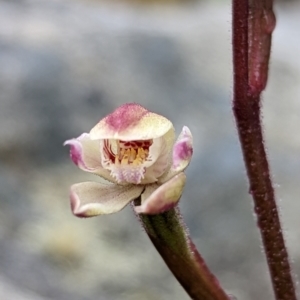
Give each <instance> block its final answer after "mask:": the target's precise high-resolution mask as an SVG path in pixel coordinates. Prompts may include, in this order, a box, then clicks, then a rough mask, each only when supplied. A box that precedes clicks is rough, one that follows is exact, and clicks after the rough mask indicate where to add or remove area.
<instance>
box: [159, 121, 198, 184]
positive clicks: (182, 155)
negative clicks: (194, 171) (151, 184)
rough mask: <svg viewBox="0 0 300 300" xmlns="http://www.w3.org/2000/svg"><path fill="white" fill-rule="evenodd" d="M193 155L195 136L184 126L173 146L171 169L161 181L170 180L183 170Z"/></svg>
mask: <svg viewBox="0 0 300 300" xmlns="http://www.w3.org/2000/svg"><path fill="white" fill-rule="evenodd" d="M192 155H193V136H192V134H191V131H190V130H189V128H188V127H187V126H184V127H183V128H182V131H181V133H180V135H179V136H178V139H177V141H176V143H175V145H174V147H173V162H172V166H171V168H170V169H169V171H168V172H167V173H166V174H165V175H163V176H162V177H161V178H159V181H158V182H159V183H163V182H166V181H168V180H169V179H170V178H172V177H174V176H175V175H176V174H179V173H180V172H183V171H184V170H185V169H186V168H187V166H188V165H189V163H190V161H191V159H192Z"/></svg>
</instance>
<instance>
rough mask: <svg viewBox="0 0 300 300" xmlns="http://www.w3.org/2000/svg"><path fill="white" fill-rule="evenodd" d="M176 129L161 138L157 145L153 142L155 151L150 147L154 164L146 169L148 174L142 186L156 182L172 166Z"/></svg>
mask: <svg viewBox="0 0 300 300" xmlns="http://www.w3.org/2000/svg"><path fill="white" fill-rule="evenodd" d="M174 139H175V135H174V129H173V128H172V129H171V130H169V131H168V132H167V133H166V134H165V135H163V136H162V137H161V138H159V139H158V140H157V142H156V144H155V143H154V142H153V146H154V147H153V149H151V147H152V146H151V147H150V155H151V156H152V157H153V160H154V163H153V164H152V165H151V166H149V167H147V168H146V173H145V176H144V179H143V180H142V182H141V183H142V184H148V183H153V182H156V181H157V180H158V179H159V178H160V177H161V176H162V175H163V174H164V173H166V172H167V171H168V170H169V168H170V167H171V164H172V147H173V144H174Z"/></svg>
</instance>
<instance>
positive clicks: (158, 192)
mask: <svg viewBox="0 0 300 300" xmlns="http://www.w3.org/2000/svg"><path fill="white" fill-rule="evenodd" d="M185 181H186V176H185V174H184V173H179V174H178V175H176V176H175V177H173V178H171V179H170V180H169V181H167V182H166V183H164V184H163V185H161V186H159V185H158V184H152V185H149V186H146V189H145V191H144V192H143V194H142V203H141V206H136V207H135V208H134V209H135V211H136V212H137V213H139V214H149V215H156V214H160V213H163V212H165V211H167V210H170V209H171V208H173V207H175V206H176V205H177V203H178V201H179V199H180V197H181V194H182V191H183V188H184V185H185Z"/></svg>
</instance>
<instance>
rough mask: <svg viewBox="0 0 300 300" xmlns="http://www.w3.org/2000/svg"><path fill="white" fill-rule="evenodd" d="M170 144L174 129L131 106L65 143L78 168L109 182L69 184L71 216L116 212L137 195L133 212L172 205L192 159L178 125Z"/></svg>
mask: <svg viewBox="0 0 300 300" xmlns="http://www.w3.org/2000/svg"><path fill="white" fill-rule="evenodd" d="M174 141H175V133H174V127H173V124H172V123H171V122H170V121H169V120H168V119H167V118H165V117H163V116H160V115H158V114H155V113H152V112H150V111H148V110H147V109H145V108H144V107H142V106H140V105H138V104H135V103H128V104H124V105H122V106H120V107H119V108H118V109H116V110H115V111H114V112H113V113H111V114H110V115H108V116H106V117H105V118H104V119H102V120H101V121H100V122H99V123H98V124H97V125H96V126H95V127H94V128H92V130H91V131H90V133H83V134H81V135H80V136H79V137H78V138H76V139H71V140H67V141H66V142H65V143H64V145H70V156H71V158H72V160H73V162H74V163H75V164H76V165H77V166H78V167H79V168H81V169H82V170H84V171H87V172H91V173H94V174H96V175H99V176H101V177H102V178H104V179H106V180H107V181H109V182H83V183H77V184H74V185H73V186H72V187H71V192H70V199H71V208H72V211H73V213H74V214H75V215H76V216H79V217H92V216H96V215H102V214H110V213H114V212H118V211H120V210H121V209H123V208H124V207H125V206H126V205H127V204H128V203H130V202H131V201H132V200H134V199H136V198H138V197H139V196H141V206H138V207H135V210H136V212H137V213H144V214H158V213H162V212H164V211H166V210H168V209H170V208H172V207H174V206H175V205H176V204H177V203H178V201H179V199H180V197H181V194H182V190H183V187H184V185H185V180H186V177H185V174H184V173H183V171H184V169H185V168H186V167H187V166H188V164H189V162H190V160H191V157H192V152H193V147H192V135H191V132H190V130H189V129H188V128H187V127H186V126H184V127H183V129H182V132H181V134H180V135H179V137H178V139H177V141H176V142H175V144H174Z"/></svg>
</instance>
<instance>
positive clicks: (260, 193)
mask: <svg viewBox="0 0 300 300" xmlns="http://www.w3.org/2000/svg"><path fill="white" fill-rule="evenodd" d="M274 27H275V16H274V14H273V11H272V1H271V0H233V64H234V99H233V111H234V115H235V119H236V124H237V129H238V134H239V138H240V143H241V147H242V151H243V155H244V161H245V165H246V169H247V175H248V178H249V183H250V193H251V195H252V197H253V200H254V210H255V213H256V215H257V224H258V228H259V230H260V232H261V236H262V241H263V246H264V249H265V254H266V257H267V262H268V266H269V270H270V275H271V280H272V284H273V290H274V294H275V297H276V299H277V300H296V293H295V288H294V284H293V280H292V273H291V267H290V264H289V259H288V253H287V250H286V247H285V243H284V238H283V233H282V228H281V224H280V219H279V214H278V209H277V205H276V201H275V195H274V188H273V185H272V182H271V178H270V170H269V165H268V161H267V156H266V151H265V148H264V141H263V134H262V127H261V120H260V94H261V91H262V90H263V89H264V88H265V86H266V83H267V76H268V63H269V56H270V47H271V34H272V31H273V29H274Z"/></svg>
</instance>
